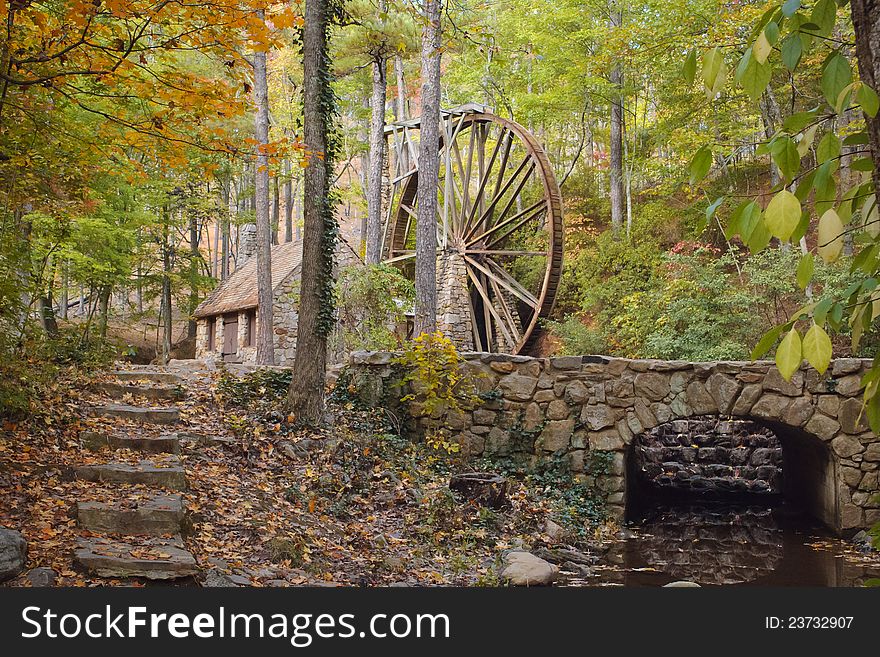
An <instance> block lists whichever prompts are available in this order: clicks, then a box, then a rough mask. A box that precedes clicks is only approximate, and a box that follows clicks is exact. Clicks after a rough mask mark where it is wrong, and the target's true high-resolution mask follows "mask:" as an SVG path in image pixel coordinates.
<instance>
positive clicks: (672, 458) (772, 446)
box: [625, 414, 843, 532]
mask: <svg viewBox="0 0 880 657" xmlns="http://www.w3.org/2000/svg"><path fill="white" fill-rule="evenodd" d="M837 461H838V459H837V457H836V455H835V454H834V452H833V450H832V449H831V448H830V446H829V445H828V444H827V443H825V442H824V441H822V440H821V439H820V438H819V437H817V436H815V435H812V434H810V433H808V432H807V431H805V430H804V429H803V428H799V427H792V426H789V425H786V424H784V423H782V422H778V421H768V420H766V419H762V418H757V417H755V416H753V415H751V414H743V415H739V416H734V415H724V416H722V415H689V416H687V417H676V418H675V419H672V420H668V421H666V422H662V423H661V422H657V423H656V424H655V425H654V426H646V427H644V431H643V432H642V433H641V434H638V435H634V437H633V440H632V441H631V442H630V444H629V445H628V446H627V448H626V449H625V463H626V466H625V491H626V515H627V517H630V516H635V515H637V514H638V512H639V510H640V508H641V507H642V506H647V505H650V504H651V503H652V501H653V499H652V498H655V497H656V496H657V493H658V492H662V491H664V490H665V491H666V492H667V493H668V494H676V493H677V494H682V492H683V491H686V490H689V491H690V492H691V494H693V495H694V496H697V497H699V496H706V495H708V496H716V497H717V496H722V495H726V496H731V497H732V496H738V497H742V498H754V499H757V498H759V497H762V496H764V497H771V496H775V497H779V498H784V499H785V500H786V501H787V502H789V503H790V504H791V505H792V506H793V507H795V508H798V509H800V510H802V511H803V512H806V513H807V514H809V515H810V516H812V517H814V518H816V519H817V520H819V521H821V522H822V523H824V524H825V525H826V526H828V527H829V528H831V529H833V530H834V531H836V532H841V531H843V528H842V527H841V526H840V525H841V523H840V508H839V499H838V493H839V491H838V483H837V468H838V463H837ZM670 468H672V469H673V470H675V471H673V472H670V471H669V470H670Z"/></svg>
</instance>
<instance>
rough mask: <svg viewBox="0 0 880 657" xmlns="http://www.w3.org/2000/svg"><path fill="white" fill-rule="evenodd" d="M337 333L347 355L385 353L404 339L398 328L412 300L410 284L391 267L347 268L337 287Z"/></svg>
mask: <svg viewBox="0 0 880 657" xmlns="http://www.w3.org/2000/svg"><path fill="white" fill-rule="evenodd" d="M336 292H337V294H336V297H337V299H338V300H339V304H338V308H337V310H338V314H339V321H338V330H339V332H340V337H341V340H342V342H343V344H344V347H345V350H346V351H355V350H359V349H364V350H367V351H387V350H391V349H395V348H397V347H399V346H400V343H401V341H402V339H403V338H404V337H405V336H403V335H402V334H401V332H400V331H398V330H397V329H398V326H400V325H401V324H402V323H403V322H405V321H406V312H407V310H408V309H409V308H410V307H411V306H412V304H413V301H414V299H415V289H414V287H413V284H412V282H411V281H409V280H408V279H407V278H405V277H404V276H403V275H402V274H401V273H400V272H399V271H398V270H397V269H395V268H394V267H392V266H390V265H384V264H380V265H367V266H366V267H364V266H354V267H346V268H345V269H343V270H342V272H341V274H340V275H339V280H338V282H337V284H336Z"/></svg>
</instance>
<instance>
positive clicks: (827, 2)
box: [810, 0, 837, 36]
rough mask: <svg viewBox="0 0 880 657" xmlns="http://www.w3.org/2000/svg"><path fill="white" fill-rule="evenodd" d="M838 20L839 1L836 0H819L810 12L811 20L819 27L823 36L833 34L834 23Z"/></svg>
mask: <svg viewBox="0 0 880 657" xmlns="http://www.w3.org/2000/svg"><path fill="white" fill-rule="evenodd" d="M836 21H837V2H836V1H835V0H819V2H817V3H816V5H815V6H814V7H813V12H812V13H811V14H810V22H812V23H815V24H816V25H817V26H818V27H819V32H820V34H822V36H831V30H833V29H834V23H835V22H836Z"/></svg>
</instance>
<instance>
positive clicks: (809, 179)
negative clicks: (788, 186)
mask: <svg viewBox="0 0 880 657" xmlns="http://www.w3.org/2000/svg"><path fill="white" fill-rule="evenodd" d="M815 179H816V170H815V169H813V170H812V171H810V172H808V173H807V174H806V175H805V176H803V177H801V179H800V180H799V181H798V186H797V189H796V190H794V195H795V196H797V199H798V201H800V202H801V204H803V203H804V202H805V201H806V200H807V197H808V196H809V195H810V192H811V191H813V181H814V180H815Z"/></svg>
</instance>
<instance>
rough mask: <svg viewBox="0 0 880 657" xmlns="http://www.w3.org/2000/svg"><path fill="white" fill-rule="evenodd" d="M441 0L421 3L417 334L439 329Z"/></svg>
mask: <svg viewBox="0 0 880 657" xmlns="http://www.w3.org/2000/svg"><path fill="white" fill-rule="evenodd" d="M441 3H442V0H424V2H423V3H422V12H423V15H422V18H423V20H424V26H423V28H422V118H421V126H420V132H421V135H420V138H419V186H418V191H417V199H418V208H417V210H418V212H417V220H416V307H415V327H414V334H415V335H417V336H418V335H421V334H422V333H433V332H434V331H435V330H436V328H437V185H438V179H439V169H440V150H439V149H440V39H441V34H442V32H441V25H440V14H441Z"/></svg>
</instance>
